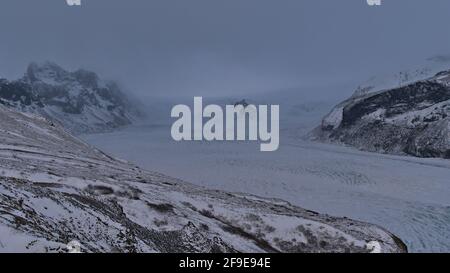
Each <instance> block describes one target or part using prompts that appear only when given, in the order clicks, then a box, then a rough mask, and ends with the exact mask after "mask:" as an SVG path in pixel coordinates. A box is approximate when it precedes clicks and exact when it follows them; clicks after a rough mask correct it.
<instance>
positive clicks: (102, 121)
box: [0, 62, 141, 133]
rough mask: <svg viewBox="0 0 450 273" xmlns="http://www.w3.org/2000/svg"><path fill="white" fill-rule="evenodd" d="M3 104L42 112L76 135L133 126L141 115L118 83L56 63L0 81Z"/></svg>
mask: <svg viewBox="0 0 450 273" xmlns="http://www.w3.org/2000/svg"><path fill="white" fill-rule="evenodd" d="M0 103H1V104H3V105H6V106H9V107H13V108H15V109H17V110H19V111H24V112H30V113H38V114H40V115H43V116H45V117H47V118H49V119H51V120H53V121H54V122H59V123H61V124H63V125H64V127H65V128H66V129H68V130H70V131H71V132H73V133H89V132H100V131H107V130H110V129H114V128H117V127H120V126H124V125H128V124H131V123H132V122H133V121H134V120H136V119H137V118H138V117H139V116H140V115H141V114H140V111H138V110H137V107H136V105H134V104H133V103H131V102H130V100H129V98H128V97H127V96H125V95H124V94H123V93H122V91H121V90H120V88H119V87H118V85H117V84H115V83H113V82H105V81H102V80H101V79H99V77H98V76H97V74H95V73H94V72H90V71H86V70H77V71H75V72H68V71H66V70H64V69H63V68H61V67H60V66H58V65H56V64H54V63H50V62H47V63H44V64H42V65H39V64H36V63H32V64H30V65H29V67H28V69H27V71H26V73H25V76H24V77H23V78H21V79H19V80H16V81H7V80H4V79H3V80H0Z"/></svg>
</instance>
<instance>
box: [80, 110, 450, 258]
mask: <svg viewBox="0 0 450 273" xmlns="http://www.w3.org/2000/svg"><path fill="white" fill-rule="evenodd" d="M287 107H291V106H286V107H285V108H283V105H282V106H281V108H282V114H281V116H282V124H283V129H282V130H281V133H280V134H281V141H280V149H279V150H278V151H276V152H270V153H263V152H259V149H258V144H257V143H248V142H226V143H225V142H223V143H218V142H212V143H208V142H175V141H173V140H172V139H171V137H170V127H169V125H142V126H138V127H130V128H128V129H126V130H122V131H117V132H113V133H108V134H96V135H86V136H83V138H84V139H85V140H87V141H88V142H89V143H91V144H94V145H96V146H98V147H100V148H101V149H103V150H105V151H107V152H110V153H112V154H114V155H116V156H119V157H121V158H124V159H127V160H130V161H132V162H136V163H137V164H138V165H140V166H142V167H144V168H146V169H150V170H159V171H162V172H164V173H167V174H170V175H171V176H175V177H178V178H181V179H184V180H187V181H192V182H193V183H197V184H199V185H203V186H208V187H213V188H216V189H222V190H227V191H233V192H245V193H251V194H256V195H259V196H265V197H276V198H281V199H284V200H287V201H289V202H292V203H293V204H295V205H299V206H302V207H304V208H307V209H311V210H315V211H319V212H322V213H329V214H332V215H338V216H346V217H349V218H354V219H358V220H363V221H367V222H370V223H375V224H377V225H380V226H382V227H385V228H387V229H388V230H390V231H392V232H393V233H394V234H396V235H398V236H399V237H400V238H401V239H402V240H403V241H404V242H405V243H406V244H407V246H408V248H409V250H410V251H413V252H430V251H433V252H443V251H445V252H448V251H450V160H445V159H420V158H413V157H405V156H393V155H384V154H375V153H368V152H362V151H358V150H356V149H354V148H348V147H343V146H334V145H329V144H323V143H313V142H309V141H304V140H301V139H300V138H299V136H300V135H302V134H306V133H307V132H308V131H309V130H310V129H312V128H313V127H314V126H316V125H317V124H319V123H320V119H321V117H322V116H323V115H324V114H325V113H326V111H327V109H326V107H324V108H320V109H318V110H317V109H316V110H312V112H311V111H308V112H304V111H303V112H302V111H298V113H296V115H295V118H294V119H291V118H290V120H286V119H285V120H283V118H286V117H292V115H287V113H288V112H291V111H290V110H289V111H288V109H286V108H287ZM297 109H298V107H297ZM283 111H285V112H284V114H283ZM308 115H309V116H308Z"/></svg>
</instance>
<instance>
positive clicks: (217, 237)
mask: <svg viewBox="0 0 450 273" xmlns="http://www.w3.org/2000/svg"><path fill="white" fill-rule="evenodd" d="M0 119H1V123H0V139H1V144H0V166H1V170H0V251H25V252H37V251H38V252H41V251H44V252H47V251H48V252H64V251H66V244H67V243H68V242H70V241H72V240H77V241H79V242H80V243H81V245H82V251H92V252H97V251H98V252H103V251H123V252H129V251H137V252H144V251H145V252H210V251H212V252H234V251H243V252H278V251H283V252H303V251H307V252H319V251H320V252H322V251H323V252H329V251H333V252H334V251H336V252H344V251H351V252H368V251H369V250H368V249H367V247H366V244H367V242H369V241H378V242H380V243H381V249H382V251H385V252H402V251H405V248H404V245H403V243H402V242H401V241H400V240H399V239H397V238H396V237H395V236H393V235H392V234H390V233H389V232H387V231H385V230H384V229H382V228H380V227H377V226H374V225H371V224H366V223H362V222H358V221H353V220H350V219H347V218H334V217H330V216H326V215H321V214H317V213H315V212H311V211H307V210H303V209H301V208H298V207H294V206H292V205H290V204H288V203H286V202H283V201H280V200H271V199H262V198H258V197H255V196H251V195H243V194H231V193H226V192H222V191H214V190H206V189H204V188H201V187H197V186H193V185H190V184H187V183H184V182H181V181H178V180H175V179H172V178H170V177H167V176H164V175H161V174H158V173H152V172H147V171H144V170H141V169H140V168H138V167H136V166H134V165H131V164H129V163H126V162H122V161H118V160H116V159H113V158H111V157H109V156H107V155H105V154H103V153H102V152H100V151H98V150H96V149H94V148H92V147H90V146H88V145H87V144H84V143H83V142H81V141H79V140H78V139H76V138H74V137H72V136H71V135H70V134H68V133H66V132H65V131H63V130H62V129H61V128H60V127H59V125H55V124H52V123H51V122H49V121H48V120H46V119H43V118H40V117H37V116H34V115H30V114H22V113H18V112H15V111H13V110H11V109H9V108H6V107H4V106H0Z"/></svg>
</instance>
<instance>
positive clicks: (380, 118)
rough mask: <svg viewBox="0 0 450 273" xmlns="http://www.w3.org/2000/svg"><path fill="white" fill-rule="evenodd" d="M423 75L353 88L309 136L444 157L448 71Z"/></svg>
mask: <svg viewBox="0 0 450 273" xmlns="http://www.w3.org/2000/svg"><path fill="white" fill-rule="evenodd" d="M448 67H450V65H449V66H448ZM426 74H427V73H424V74H420V77H411V78H408V79H409V80H407V81H404V82H401V83H397V85H389V84H388V85H384V86H383V87H382V88H381V87H380V86H378V87H377V88H375V87H373V88H367V87H366V88H359V89H358V90H357V92H355V94H354V95H353V96H352V97H351V98H349V99H348V100H345V101H344V102H342V103H340V104H338V105H337V106H336V107H335V108H334V109H333V110H332V111H331V112H330V113H329V114H328V115H327V116H325V118H324V119H323V121H322V125H321V126H320V127H319V128H317V129H316V130H314V132H313V133H312V137H313V138H314V139H319V140H325V141H332V142H340V143H345V144H349V145H352V146H356V147H358V148H360V149H364V150H369V151H377V152H383V153H393V154H409V155H414V156H418V157H443V158H450V70H442V71H440V72H438V73H436V74H434V75H432V76H429V77H426V78H423V77H424V76H425V75H426Z"/></svg>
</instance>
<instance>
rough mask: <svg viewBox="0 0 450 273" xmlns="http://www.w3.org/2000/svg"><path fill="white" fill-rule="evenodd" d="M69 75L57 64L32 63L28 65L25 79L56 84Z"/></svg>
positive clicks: (48, 62)
mask: <svg viewBox="0 0 450 273" xmlns="http://www.w3.org/2000/svg"><path fill="white" fill-rule="evenodd" d="M68 75H69V72H67V71H66V70H64V69H63V68H62V67H61V66H59V65H57V64H56V63H53V62H50V61H46V62H44V63H36V62H32V63H30V64H29V65H28V68H27V72H26V74H25V78H26V79H28V80H29V81H31V82H36V81H43V82H50V83H54V82H55V81H61V80H62V79H64V78H66V77H67V76H68Z"/></svg>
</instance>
